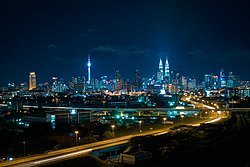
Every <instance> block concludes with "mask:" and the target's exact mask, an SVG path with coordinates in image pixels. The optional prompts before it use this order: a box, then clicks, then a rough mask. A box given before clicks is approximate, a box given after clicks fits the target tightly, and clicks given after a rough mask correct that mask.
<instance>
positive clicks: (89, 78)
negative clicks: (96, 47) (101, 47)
mask: <svg viewBox="0 0 250 167" xmlns="http://www.w3.org/2000/svg"><path fill="white" fill-rule="evenodd" d="M87 66H88V84H90V81H91V77H90V66H91V62H90V55H88V63H87Z"/></svg>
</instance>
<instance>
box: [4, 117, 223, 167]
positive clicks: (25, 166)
mask: <svg viewBox="0 0 250 167" xmlns="http://www.w3.org/2000/svg"><path fill="white" fill-rule="evenodd" d="M220 119H221V118H220V117H218V118H215V119H213V120H210V121H208V122H205V123H209V122H216V121H219V120H220ZM189 125H193V126H196V125H197V124H189ZM170 128H171V127H168V128H164V129H160V130H152V131H148V132H144V133H139V134H136V135H128V136H123V137H119V138H114V139H108V140H104V141H98V142H95V143H89V144H85V145H81V146H76V147H71V148H66V149H61V150H56V151H50V152H48V153H46V154H39V155H33V156H27V157H23V158H18V159H15V160H13V161H5V162H1V163H0V166H16V167H32V166H37V165H46V164H50V163H54V162H58V161H61V160H65V159H70V158H74V157H77V156H80V155H83V154H87V153H90V152H91V151H94V150H99V149H102V148H108V147H112V146H116V145H120V144H124V143H127V142H128V140H129V139H130V138H131V137H135V136H143V135H162V134H165V133H168V131H169V129H170Z"/></svg>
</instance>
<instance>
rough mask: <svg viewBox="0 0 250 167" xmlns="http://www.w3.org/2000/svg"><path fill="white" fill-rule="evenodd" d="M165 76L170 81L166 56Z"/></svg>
mask: <svg viewBox="0 0 250 167" xmlns="http://www.w3.org/2000/svg"><path fill="white" fill-rule="evenodd" d="M165 78H166V79H167V81H168V82H169V81H170V72H169V63H168V58H166V63H165Z"/></svg>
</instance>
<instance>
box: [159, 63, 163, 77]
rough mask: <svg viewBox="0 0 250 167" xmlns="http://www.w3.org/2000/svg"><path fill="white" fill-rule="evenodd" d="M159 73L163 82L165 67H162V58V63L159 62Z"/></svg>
mask: <svg viewBox="0 0 250 167" xmlns="http://www.w3.org/2000/svg"><path fill="white" fill-rule="evenodd" d="M159 71H160V73H161V76H160V77H161V80H163V65H162V60H161V58H160V62H159Z"/></svg>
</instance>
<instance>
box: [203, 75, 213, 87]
mask: <svg viewBox="0 0 250 167" xmlns="http://www.w3.org/2000/svg"><path fill="white" fill-rule="evenodd" d="M211 83H212V76H211V74H205V77H204V84H205V85H204V87H205V88H211V85H212V84H211Z"/></svg>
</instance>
